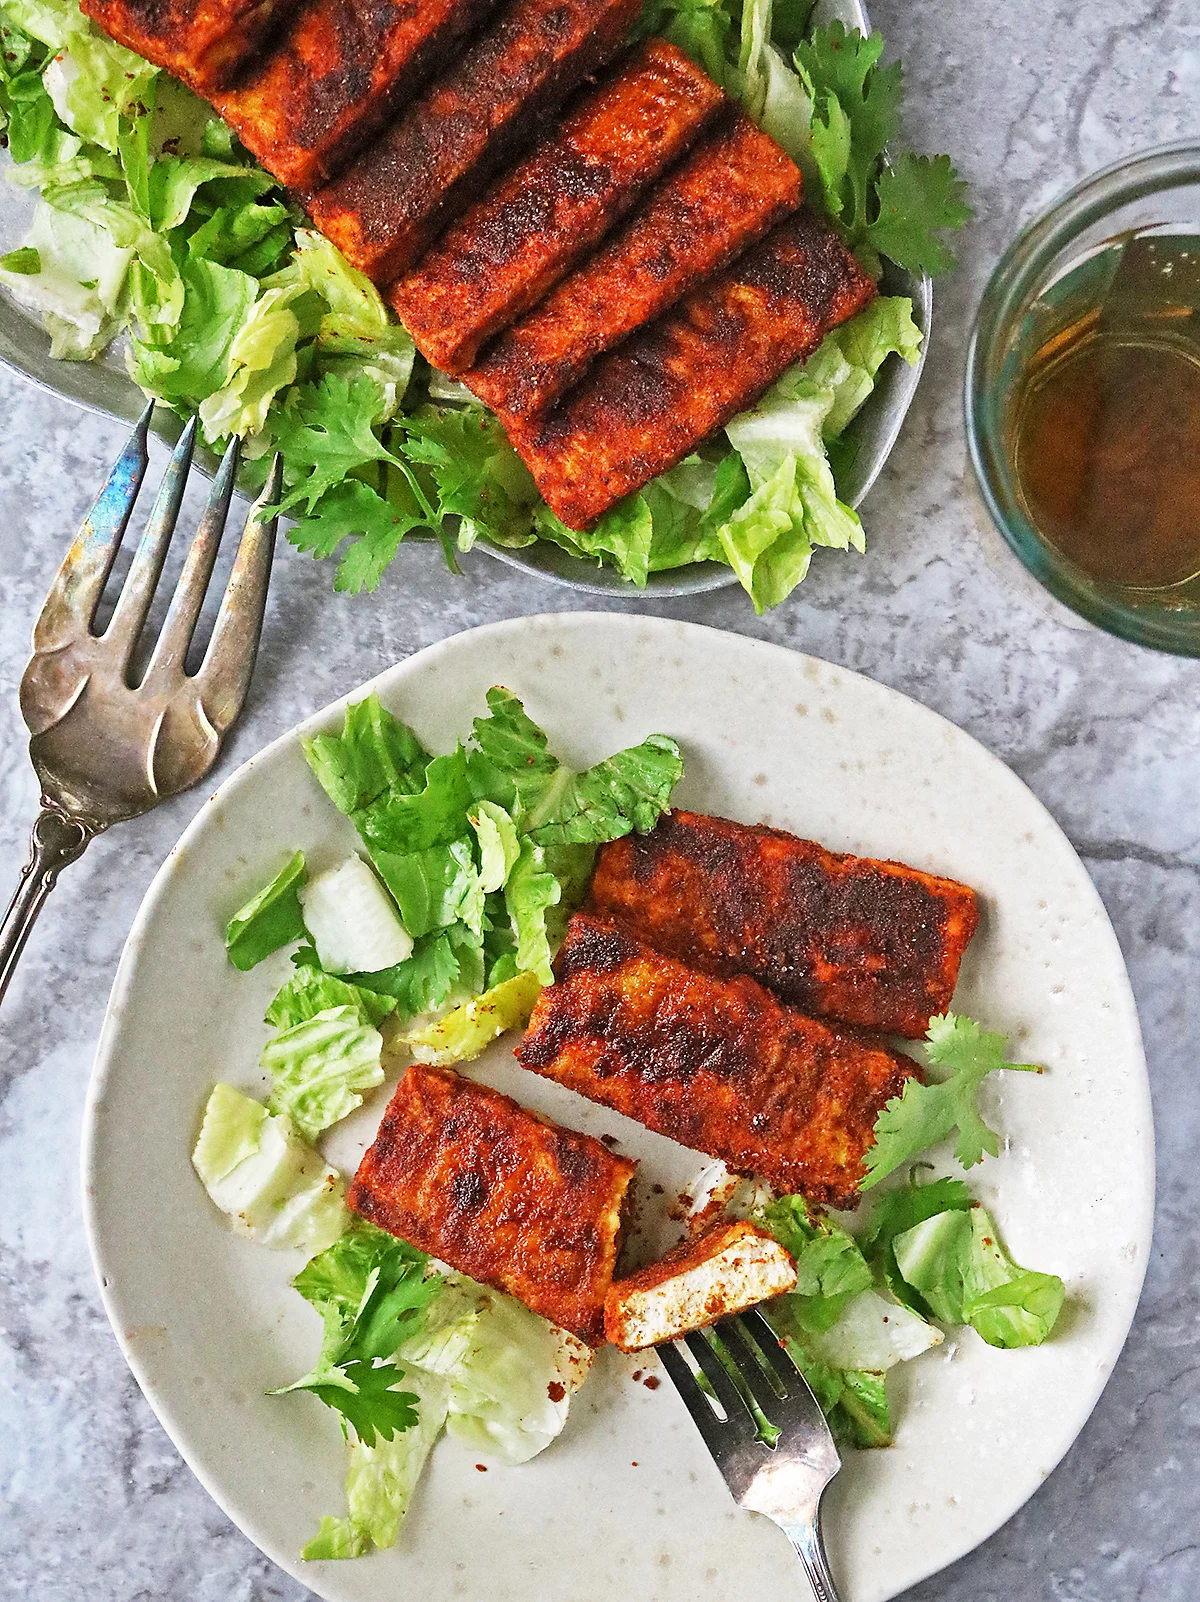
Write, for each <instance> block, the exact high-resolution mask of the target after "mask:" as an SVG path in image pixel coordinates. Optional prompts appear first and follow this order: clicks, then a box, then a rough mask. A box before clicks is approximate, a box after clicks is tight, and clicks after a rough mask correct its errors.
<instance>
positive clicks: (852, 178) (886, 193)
mask: <svg viewBox="0 0 1200 1602" xmlns="http://www.w3.org/2000/svg"><path fill="white" fill-rule="evenodd" d="M883 48H884V41H883V36H882V35H881V34H878V33H872V34H868V35H865V36H864V35H863V34H862V33H860V32H859V30H858V29H857V28H850V29H847V28H846V27H845V26H844V25H843V24H842V23H841V22H831V23H829V24H828V26H826V27H824V28H817V29H815V30H814V32H813V34H812V36H811V38H809V39H806V40H802V41H801V42H800V43H799V44H798V45H797V47H796V53H795V62H796V70H797V72H798V73H799V74H800V77H801V80H802V81H803V83H804V87H805V89H806V90H807V91H808V95H809V98H810V100H811V102H812V117H811V122H810V127H809V138H810V142H811V149H812V157H813V162H814V164H815V166H816V169H817V175H818V177H819V179H820V190H821V195H820V198H821V200H822V201H823V203H824V207H825V211H826V214H827V215H828V217H829V220H830V221H831V222H832V223H833V224H834V226H835V227H836V228H837V229H838V230H839V231H840V232H841V233H842V235H843V237H844V238H845V240H846V242H847V244H848V245H849V246H850V248H851V249H852V250H854V251H856V252H857V253H858V255H859V256H860V258H861V259H862V261H863V264H864V266H866V267H868V268H869V269H870V270H871V271H872V272H875V273H876V274H877V273H878V271H879V266H880V262H879V258H880V256H888V257H890V259H891V260H892V261H894V262H896V264H897V265H898V266H900V267H904V268H906V269H908V270H909V271H910V272H914V273H921V272H927V273H930V274H935V273H940V272H945V271H947V270H948V269H949V268H951V267H952V266H953V265H954V253H953V251H951V250H950V249H949V247H948V246H947V245H945V244H944V243H943V242H942V241H941V240H940V239H939V238H938V237H937V236H938V233H939V232H940V231H942V230H944V229H951V228H961V227H962V226H963V224H964V223H966V222H968V221H969V220H970V218H971V217H972V215H973V213H972V210H971V208H970V206H968V205H967V204H966V201H965V198H964V197H965V194H966V186H965V184H964V183H963V182H962V180H961V179H960V178H959V176H958V174H957V173H956V172H955V170H954V167H953V165H952V163H951V161H950V158H949V156H932V157H931V156H914V155H911V154H902V155H898V156H896V157H895V158H894V159H893V160H891V161H888V160H886V159H885V152H886V150H887V149H888V147H889V146H890V145H892V144H893V143H894V142H895V140H896V139H897V138H898V136H899V133H900V108H901V104H902V102H903V99H904V77H903V73H902V71H901V67H900V63H899V62H898V61H895V62H891V63H890V64H889V65H887V66H883V65H881V57H882V55H883Z"/></svg>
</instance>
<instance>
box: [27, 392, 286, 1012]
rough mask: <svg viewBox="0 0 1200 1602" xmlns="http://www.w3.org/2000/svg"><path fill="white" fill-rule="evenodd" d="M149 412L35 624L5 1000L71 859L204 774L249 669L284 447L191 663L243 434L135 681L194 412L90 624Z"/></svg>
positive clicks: (140, 458)
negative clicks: (28, 786)
mask: <svg viewBox="0 0 1200 1602" xmlns="http://www.w3.org/2000/svg"><path fill="white" fill-rule="evenodd" d="M153 411H154V405H153V402H152V403H151V404H150V405H149V406H147V408H146V410H145V411H144V412H143V413H142V416H141V419H140V421H139V422H138V425H137V427H136V428H135V429H134V431H133V433H132V434H131V435H130V438H129V442H128V444H127V445H126V446H125V449H124V450H123V451H122V452H121V455H120V457H119V458H118V459H117V461H116V463H115V464H114V466H113V468H112V471H111V472H110V474H109V476H108V482H107V483H106V484H105V486H104V488H103V489H102V490H101V492H100V495H99V497H98V498H97V500H96V503H95V505H94V506H93V507H92V509H91V511H90V512H89V513H88V515H87V517H86V518H85V519H84V520H83V524H82V526H81V527H80V530H79V533H78V534H77V535H76V536H75V542H74V544H73V545H72V546H71V548H70V550H69V551H68V552H67V555H66V558H65V560H64V561H63V564H62V567H61V568H60V569H59V572H58V577H57V578H56V579H55V581H54V583H53V585H52V586H51V588H50V593H49V595H48V596H47V597H46V604H45V606H44V607H43V608H42V613H41V616H40V617H39V618H38V620H37V623H36V624H35V625H34V630H33V656H32V658H31V660H30V662H29V666H28V667H27V668H26V669H25V674H24V677H23V678H22V680H21V712H22V714H23V716H24V718H25V722H26V724H27V725H28V728H29V732H30V741H29V755H30V758H31V759H32V761H33V766H34V769H35V770H36V772H37V776H38V779H39V781H40V783H41V787H42V809H41V811H40V812H39V813H38V816H37V820H36V822H35V823H34V825H33V834H32V839H31V844H30V856H29V862H28V864H27V865H26V867H25V870H24V872H23V874H22V875H21V881H20V884H19V885H18V887H17V891H16V894H15V895H14V896H13V899H12V902H11V903H10V905H9V908H8V911H7V913H6V914H5V916H4V920H3V922H2V923H0V1000H3V997H4V993H5V991H6V990H7V988H8V983H9V980H10V979H11V978H12V974H13V970H14V968H15V967H16V965H17V959H18V958H19V957H20V955H21V952H22V950H23V949H24V946H25V942H26V940H27V939H28V938H29V932H30V930H31V928H32V927H33V923H34V920H35V918H36V917H37V915H38V913H39V912H40V911H41V909H42V906H43V904H44V902H45V900H46V897H47V896H48V895H49V894H50V891H51V890H52V889H53V888H54V884H55V881H56V880H57V878H58V875H59V873H60V872H61V871H62V869H63V868H65V867H66V866H67V865H68V863H71V862H74V861H76V859H77V858H78V857H80V856H82V854H83V852H84V851H85V850H86V848H87V846H88V845H89V843H90V842H91V841H92V840H93V839H95V837H96V835H98V834H101V833H102V832H103V831H104V830H105V829H107V828H109V827H110V825H112V824H114V823H120V822H123V821H125V820H126V819H128V818H134V817H138V816H140V814H142V813H143V812H149V811H150V809H151V808H152V807H156V806H157V805H158V804H159V802H160V801H165V800H166V799H167V798H168V797H169V796H173V795H176V794H178V792H179V791H180V790H185V789H187V787H188V786H189V785H192V784H195V783H197V782H198V780H200V779H202V778H203V777H204V775H205V774H206V773H208V771H209V770H210V769H211V767H212V765H213V763H214V762H215V761H216V759H217V753H218V752H219V750H220V748H221V739H222V736H223V735H224V734H225V732H226V730H227V729H228V728H229V727H230V725H231V724H232V723H233V722H234V720H235V718H236V717H237V715H238V713H239V712H240V711H241V709H242V704H243V702H244V701H245V699H246V691H247V689H248V687H249V684H250V675H251V673H252V672H253V670H254V659H255V657H256V655H257V654H258V642H259V636H260V634H261V632H262V620H263V612H264V609H265V607H266V601H267V585H268V583H269V581H270V576H271V561H272V557H273V555H274V549H275V527H276V520H277V514H276V507H277V504H278V501H279V492H280V485H281V469H280V461H279V458H278V457H276V458H275V461H274V464H273V466H272V468H271V472H270V475H269V477H268V479H267V483H266V485H265V487H264V489H263V491H262V494H261V495H260V496H259V498H258V500H257V501H256V502H255V503H254V505H253V507H252V508H251V511H250V515H249V517H248V518H247V520H246V526H245V531H244V533H243V535H242V539H241V544H240V545H239V547H238V552H237V556H236V559H235V560H234V564H233V570H232V572H231V574H230V577H229V582H228V583H227V585H226V587H225V593H224V595H223V597H222V599H221V604H220V608H219V610H218V612H217V616H216V621H215V623H214V625H213V631H212V636H211V638H210V640H209V644H208V648H207V650H206V652H205V654H204V659H203V661H202V662H201V664H200V666H199V668H197V670H196V671H195V672H194V673H188V672H187V671H186V667H185V663H186V658H187V654H188V649H189V647H190V646H191V643H192V637H193V635H194V634H195V631H196V624H197V622H198V621H199V618H200V612H201V608H202V607H203V604H204V596H205V592H206V591H207V589H208V584H209V580H210V579H211V577H212V571H213V565H214V563H215V561H216V558H217V550H218V547H219V545H220V542H221V535H222V533H223V532H224V528H225V523H226V520H227V519H228V516H229V505H230V501H231V500H232V498H233V490H234V480H235V478H236V475H237V468H238V457H239V442H238V440H237V439H236V438H235V439H234V440H233V441H232V442H231V443H230V445H229V448H228V450H227V451H226V452H225V455H224V457H223V459H222V461H221V465H220V467H219V469H218V471H217V475H216V477H215V479H214V480H213V485H212V491H211V493H210V495H209V498H208V505H207V507H206V508H205V511H204V514H203V516H202V517H201V520H200V526H199V529H198V530H197V533H196V537H195V539H194V540H193V541H192V545H191V548H190V550H189V551H188V554H187V557H186V559H185V561H184V564H183V570H182V572H181V573H180V575H179V581H178V583H177V584H176V586H175V590H174V593H173V595H172V597H171V602H170V606H169V607H168V609H167V615H166V618H165V620H164V622H163V626H162V631H161V633H160V634H159V636H158V640H157V642H156V643H155V646H154V650H153V654H152V655H151V657H150V661H149V665H148V666H147V668H146V671H145V673H144V674H143V675H142V676H141V678H140V680H139V681H138V682H136V683H135V682H134V680H133V677H132V673H133V658H134V652H135V650H136V648H137V645H138V641H139V639H140V638H141V634H142V630H143V628H144V626H145V623H146V618H147V616H148V615H149V612H150V605H151V602H152V601H153V599H154V592H155V590H156V589H157V587H158V581H159V578H160V577H161V575H162V568H163V563H164V561H165V560H166V556H167V549H168V547H169V545H170V543H171V537H172V535H173V534H174V532H175V524H176V522H177V521H178V518H179V508H180V504H181V502H182V500H183V492H184V489H185V487H186V484H187V479H188V473H189V471H190V469H191V463H192V452H193V449H194V447H195V443H196V420H195V418H194V417H193V418H192V420H191V421H190V422H189V423H188V425H187V427H186V428H185V429H184V431H183V433H182V435H181V436H180V439H179V443H178V444H177V445H176V447H175V450H174V452H173V453H172V456H171V460H170V462H169V464H168V466H167V470H166V472H165V473H164V475H163V480H162V483H161V485H160V486H159V490H158V495H157V497H156V498H155V502H154V507H153V510H152V511H151V513H150V517H149V520H148V521H147V524H146V528H145V531H144V533H143V534H142V537H141V540H140V542H139V543H138V547H137V550H136V552H135V554H134V557H133V560H132V562H131V564H130V567H129V572H128V574H127V575H126V578H125V582H124V584H123V585H122V587H121V592H120V594H119V596H118V597H117V601H116V605H115V608H114V610H113V613H112V617H111V620H110V621H109V623H108V626H107V628H105V630H104V632H103V633H102V634H97V633H96V632H94V623H95V620H96V614H97V610H98V608H99V606H100V600H101V597H102V595H103V593H104V589H105V585H106V584H107V582H108V578H109V574H110V573H111V571H112V567H113V563H114V561H115V560H116V555H117V551H118V550H119V548H120V545H121V541H122V539H123V537H124V535H125V531H126V529H127V527H128V525H129V519H130V517H131V515H132V512H133V507H134V502H135V501H136V500H137V497H138V492H139V490H140V489H141V487H142V481H143V479H144V478H145V476H146V469H147V467H148V466H149V462H150V454H149V450H148V448H147V433H148V430H149V427H150V419H151V416H152V414H153Z"/></svg>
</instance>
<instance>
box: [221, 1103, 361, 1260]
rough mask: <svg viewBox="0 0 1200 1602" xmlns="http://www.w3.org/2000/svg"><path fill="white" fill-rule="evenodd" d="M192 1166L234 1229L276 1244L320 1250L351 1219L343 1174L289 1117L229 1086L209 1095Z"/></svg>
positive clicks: (278, 1248)
mask: <svg viewBox="0 0 1200 1602" xmlns="http://www.w3.org/2000/svg"><path fill="white" fill-rule="evenodd" d="M192 1165H193V1167H194V1168H195V1170H196V1173H197V1174H198V1175H199V1177H200V1181H201V1183H202V1184H203V1186H204V1188H205V1190H206V1191H207V1192H208V1194H209V1196H210V1197H211V1198H212V1200H213V1202H214V1203H215V1204H216V1206H217V1207H219V1208H220V1210H221V1211H222V1212H223V1213H227V1214H228V1215H229V1217H230V1218H232V1219H233V1221H234V1224H235V1226H236V1227H237V1229H238V1230H239V1231H240V1232H241V1233H242V1234H244V1235H247V1236H249V1238H250V1239H251V1240H256V1241H258V1242H259V1243H260V1244H261V1245H263V1246H269V1247H270V1248H271V1249H272V1250H273V1251H284V1250H292V1249H296V1248H299V1249H300V1250H302V1251H306V1252H320V1251H324V1250H325V1249H326V1247H328V1246H331V1245H332V1244H333V1242H334V1241H335V1240H337V1238H338V1237H339V1236H340V1235H341V1234H342V1232H343V1231H344V1230H345V1228H346V1226H347V1225H348V1223H349V1221H350V1213H349V1211H348V1210H347V1207H346V1202H345V1194H346V1187H345V1185H344V1183H343V1181H342V1179H341V1176H340V1175H339V1174H337V1173H336V1172H335V1171H334V1170H333V1169H332V1168H329V1167H327V1166H326V1164H325V1163H324V1162H323V1161H322V1159H321V1157H320V1156H319V1155H318V1154H317V1153H316V1152H315V1151H313V1149H312V1147H311V1146H307V1145H305V1143H304V1142H303V1141H302V1140H301V1139H300V1138H299V1136H298V1135H297V1134H296V1132H295V1130H294V1129H293V1128H292V1125H291V1123H290V1121H289V1120H288V1119H287V1118H283V1117H272V1116H271V1115H270V1114H269V1113H268V1111H267V1109H266V1108H265V1107H264V1106H263V1104H262V1103H261V1102H259V1101H254V1100H253V1099H252V1098H251V1097H250V1096H243V1095H242V1094H241V1092H240V1091H237V1090H234V1089H233V1087H232V1086H231V1085H216V1086H215V1087H214V1089H213V1091H212V1094H211V1095H210V1096H209V1098H208V1104H207V1106H206V1107H205V1110H204V1122H203V1124H202V1126H201V1129H200V1135H199V1138H198V1139H197V1141H196V1146H195V1150H194V1151H193V1152H192Z"/></svg>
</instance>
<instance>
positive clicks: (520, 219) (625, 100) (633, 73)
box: [389, 39, 725, 373]
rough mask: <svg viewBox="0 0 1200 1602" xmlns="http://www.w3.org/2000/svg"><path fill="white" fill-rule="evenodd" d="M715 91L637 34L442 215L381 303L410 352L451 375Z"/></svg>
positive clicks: (704, 117)
mask: <svg viewBox="0 0 1200 1602" xmlns="http://www.w3.org/2000/svg"><path fill="white" fill-rule="evenodd" d="M724 99H725V97H724V95H723V94H722V93H721V90H720V89H719V88H718V87H717V85H716V84H715V83H713V81H712V79H711V78H709V77H708V76H707V75H706V74H705V73H703V72H701V70H700V68H699V67H697V66H695V65H694V64H693V63H692V62H691V61H690V60H689V59H688V57H687V56H685V55H684V53H683V51H682V50H678V49H676V47H675V46H674V45H672V44H668V43H667V42H666V40H665V39H651V40H648V41H647V42H646V43H645V44H644V45H642V47H641V48H640V49H639V50H637V51H636V52H635V53H634V54H633V55H632V56H627V57H626V58H625V60H624V61H622V62H621V63H620V65H619V66H618V67H617V68H616V69H615V70H614V71H613V72H612V73H610V74H609V76H608V77H607V79H606V80H605V81H604V82H602V83H600V84H598V85H597V86H596V87H594V88H593V89H591V90H589V91H588V93H586V94H585V95H584V96H583V97H582V99H581V100H580V101H578V102H577V103H576V105H575V106H574V108H572V109H570V110H569V114H568V115H567V116H566V117H565V119H564V120H563V122H562V123H561V124H560V125H559V126H558V127H557V128H556V129H555V130H554V131H553V132H552V133H550V134H548V135H547V136H546V137H545V138H544V139H543V140H542V142H541V143H540V144H539V145H538V146H537V148H536V149H535V150H534V151H533V152H532V154H531V155H529V156H527V157H526V158H525V160H524V161H522V162H520V163H518V165H517V166H516V167H514V168H513V169H512V170H511V171H510V172H509V173H507V174H505V176H504V177H503V178H501V179H500V181H499V182H498V183H497V184H496V185H495V187H494V188H493V189H492V190H491V191H490V193H488V194H487V195H485V196H484V198H483V199H482V200H481V201H479V202H478V203H477V204H476V205H474V206H473V207H472V208H471V209H470V211H468V212H466V213H465V214H464V215H463V216H462V217H460V218H459V220H458V221H457V222H456V223H454V224H453V225H452V226H451V227H450V229H449V231H448V232H447V233H446V234H445V235H444V236H443V237H442V239H441V240H440V241H439V242H438V243H437V244H436V245H435V246H434V247H433V249H432V250H430V251H429V252H428V253H427V254H426V255H425V257H424V259H423V260H422V261H421V263H420V265H419V266H418V267H417V268H416V269H415V270H414V271H413V272H411V273H409V274H408V276H407V277H405V278H402V279H401V280H400V281H399V283H397V284H396V285H394V286H393V288H392V291H391V294H390V297H389V298H390V300H391V304H392V307H393V308H394V310H395V311H396V312H397V313H398V315H399V317H400V320H401V322H402V323H403V324H404V326H405V328H407V329H408V331H409V333H410V334H411V335H412V336H413V339H414V340H415V341H416V343H417V348H418V350H420V352H421V354H422V355H423V356H425V357H426V359H427V360H428V361H430V362H432V363H433V365H434V366H435V367H440V368H441V369H442V370H443V371H444V372H448V373H458V372H462V371H463V369H464V368H466V367H469V366H470V364H471V363H472V362H473V361H474V359H475V356H476V353H477V351H478V350H479V347H480V345H481V344H482V343H483V341H484V340H485V339H487V338H488V337H489V336H490V335H492V334H494V333H495V332H496V331H497V330H498V329H500V328H503V327H505V326H506V325H507V324H508V323H510V322H512V321H513V319H514V318H515V317H517V316H519V315H520V313H521V312H523V311H525V310H526V309H527V308H528V307H530V306H532V305H533V304H534V303H535V302H536V301H538V300H540V299H541V297H542V295H543V294H544V293H545V292H546V290H547V289H548V288H549V287H550V286H551V284H553V283H555V282H556V281H557V280H558V279H559V278H561V277H562V275H563V274H564V273H565V272H566V271H567V270H568V269H569V268H570V267H572V266H573V265H574V264H575V263H576V262H577V261H579V260H580V259H581V258H582V257H583V256H585V255H587V253H588V252H589V251H590V250H591V249H592V247H593V246H594V245H595V244H596V243H597V241H598V240H599V239H600V238H601V236H602V235H603V234H604V233H606V232H607V230H608V229H609V228H610V227H611V226H612V224H613V223H614V222H616V221H617V220H618V219H619V218H620V217H621V216H623V215H624V213H625V212H627V211H628V210H629V209H630V208H631V207H632V206H633V205H634V203H635V202H636V201H637V200H638V198H639V197H640V196H641V195H642V193H643V192H644V191H645V190H646V189H647V188H648V187H649V186H650V184H652V183H653V182H654V180H655V179H656V178H657V177H658V176H659V175H660V174H661V173H662V172H664V171H665V170H666V168H667V167H668V166H670V165H671V163H672V162H674V161H676V160H678V158H679V157H680V156H681V155H682V154H683V153H684V151H685V150H686V149H687V148H688V146H689V145H690V144H691V143H692V141H693V140H694V139H695V138H696V135H697V134H698V133H699V132H700V130H701V128H703V126H704V124H705V123H706V122H708V120H709V119H710V118H711V117H713V116H714V115H715V114H716V112H717V111H718V110H719V108H720V107H721V105H722V104H723V103H724Z"/></svg>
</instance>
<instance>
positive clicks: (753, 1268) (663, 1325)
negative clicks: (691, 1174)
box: [604, 1221, 796, 1352]
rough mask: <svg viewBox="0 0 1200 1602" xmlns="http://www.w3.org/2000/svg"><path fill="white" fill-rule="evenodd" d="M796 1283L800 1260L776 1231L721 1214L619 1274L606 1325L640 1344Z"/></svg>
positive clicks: (614, 1334) (674, 1335)
mask: <svg viewBox="0 0 1200 1602" xmlns="http://www.w3.org/2000/svg"><path fill="white" fill-rule="evenodd" d="M795 1284H796V1264H795V1262H794V1261H793V1259H792V1256H791V1254H790V1253H789V1252H788V1251H786V1250H785V1249H784V1248H783V1247H782V1246H781V1245H780V1244H779V1242H778V1241H777V1240H776V1239H775V1237H774V1236H773V1235H769V1234H768V1233H767V1232H766V1230H762V1229H756V1228H755V1227H754V1225H753V1224H748V1223H745V1222H733V1223H731V1222H728V1221H722V1222H720V1223H717V1224H714V1225H713V1226H712V1227H711V1228H710V1229H706V1230H705V1231H704V1232H703V1234H700V1235H697V1236H696V1237H695V1238H694V1239H692V1240H685V1241H682V1242H681V1243H680V1244H679V1245H678V1246H676V1247H675V1249H674V1250H673V1251H670V1252H668V1253H667V1255H666V1256H665V1257H664V1258H662V1259H661V1260H660V1261H659V1262H657V1263H651V1264H650V1266H649V1267H648V1268H642V1269H639V1270H638V1272H637V1273H636V1274H631V1275H630V1276H629V1278H628V1279H619V1280H616V1281H615V1282H614V1283H613V1284H612V1285H611V1286H610V1287H609V1291H608V1295H607V1296H606V1297H605V1299H604V1332H605V1334H606V1335H607V1336H608V1338H609V1340H610V1341H611V1342H612V1344H613V1345H614V1346H618V1347H620V1349H621V1350H622V1351H623V1352H637V1351H641V1350H642V1348H643V1347H646V1346H656V1345H658V1343H659V1342H660V1341H672V1340H676V1339H678V1337H679V1336H680V1335H686V1334H687V1333H688V1332H689V1331H690V1330H694V1329H703V1328H704V1327H705V1326H706V1325H709V1324H715V1323H716V1321H717V1320H718V1319H719V1318H728V1317H729V1316H730V1315H731V1314H733V1313H741V1312H744V1311H745V1309H746V1308H747V1307H753V1306H755V1304H756V1303H758V1302H765V1301H767V1300H768V1298H770V1297H772V1296H782V1295H784V1294H785V1293H786V1292H787V1291H790V1290H792V1289H794V1288H795Z"/></svg>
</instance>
